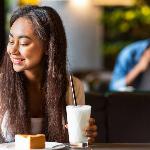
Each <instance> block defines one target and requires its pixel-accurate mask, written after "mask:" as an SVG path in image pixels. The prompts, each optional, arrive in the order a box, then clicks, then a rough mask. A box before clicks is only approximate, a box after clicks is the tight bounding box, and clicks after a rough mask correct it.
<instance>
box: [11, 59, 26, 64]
mask: <svg viewBox="0 0 150 150" xmlns="http://www.w3.org/2000/svg"><path fill="white" fill-rule="evenodd" d="M12 60H13V63H14V64H16V65H20V64H21V63H22V61H23V60H24V59H21V58H13V59H12Z"/></svg>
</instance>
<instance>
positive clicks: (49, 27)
mask: <svg viewBox="0 0 150 150" xmlns="http://www.w3.org/2000/svg"><path fill="white" fill-rule="evenodd" d="M66 48H67V44H66V36H65V31H64V27H63V25H62V21H61V19H60V17H59V15H58V14H57V12H56V11H55V10H54V9H52V8H50V7H39V6H25V7H22V8H19V9H17V10H16V11H15V12H14V13H13V15H12V17H11V19H10V33H9V42H8V45H7V52H6V53H5V55H4V58H3V63H2V65H1V67H0V73H1V80H0V124H1V132H0V133H1V139H2V141H3V142H8V141H13V140H14V135H15V134H17V133H33V134H34V133H44V134H45V135H46V140H47V141H58V142H66V141H67V129H66V128H65V123H66V122H65V121H66V114H65V106H66V105H68V104H72V102H73V100H72V96H71V90H70V87H69V80H68V79H69V78H68V75H67V70H66ZM74 84H75V91H76V96H77V103H78V104H84V103H85V100H84V94H83V87H82V85H81V83H80V81H79V80H77V79H76V78H74ZM96 134H97V130H96V125H95V124H94V121H93V119H90V124H89V127H87V129H86V135H87V136H88V137H89V142H90V143H92V142H94V139H95V136H96Z"/></svg>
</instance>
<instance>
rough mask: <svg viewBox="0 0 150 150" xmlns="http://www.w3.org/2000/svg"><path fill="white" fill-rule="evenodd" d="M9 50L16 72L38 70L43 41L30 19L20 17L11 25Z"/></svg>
mask: <svg viewBox="0 0 150 150" xmlns="http://www.w3.org/2000/svg"><path fill="white" fill-rule="evenodd" d="M7 52H8V54H9V56H10V59H11V61H12V63H13V69H14V70H15V71H16V72H20V71H25V70H36V69H39V68H40V67H41V61H42V57H43V54H44V48H43V43H42V41H41V40H40V39H39V38H38V36H37V35H36V34H35V32H34V28H33V24H32V22H31V21H30V20H29V19H26V18H23V17H21V18H18V19H17V20H16V21H15V22H14V23H13V25H12V26H11V28H10V34H9V42H8V45H7Z"/></svg>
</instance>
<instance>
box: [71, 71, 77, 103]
mask: <svg viewBox="0 0 150 150" xmlns="http://www.w3.org/2000/svg"><path fill="white" fill-rule="evenodd" d="M70 84H71V91H72V97H73V103H74V105H75V106H77V99H76V95H75V89H74V83H73V78H72V75H71V74H70Z"/></svg>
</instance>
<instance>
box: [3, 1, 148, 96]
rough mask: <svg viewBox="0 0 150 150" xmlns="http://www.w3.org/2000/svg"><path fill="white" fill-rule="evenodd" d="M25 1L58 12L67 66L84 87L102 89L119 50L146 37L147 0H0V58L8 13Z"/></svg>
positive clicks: (105, 86)
mask: <svg viewBox="0 0 150 150" xmlns="http://www.w3.org/2000/svg"><path fill="white" fill-rule="evenodd" d="M26 4H32V5H48V6H51V7H53V8H54V9H56V10H57V12H58V13H59V14H60V16H61V18H62V20H63V24H64V27H65V30H66V35H67V40H68V69H69V70H70V71H71V72H73V73H74V75H75V76H77V77H79V78H80V79H81V80H82V81H83V83H84V86H85V91H94V92H99V93H101V92H102V93H103V92H106V91H107V90H108V83H109V81H110V79H111V75H112V70H113V67H114V63H115V59H116V56H117V55H118V53H119V51H120V50H121V49H122V48H123V47H124V46H126V45H128V44H129V43H132V42H134V41H137V40H141V39H145V38H149V34H150V1H148V0H124V1H123V0H1V1H0V36H1V38H0V58H1V56H2V54H3V50H4V48H5V45H6V43H7V34H8V29H9V24H8V21H9V18H10V15H11V13H12V11H13V10H15V9H16V8H17V7H18V6H23V5H26ZM0 60H1V59H0Z"/></svg>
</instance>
